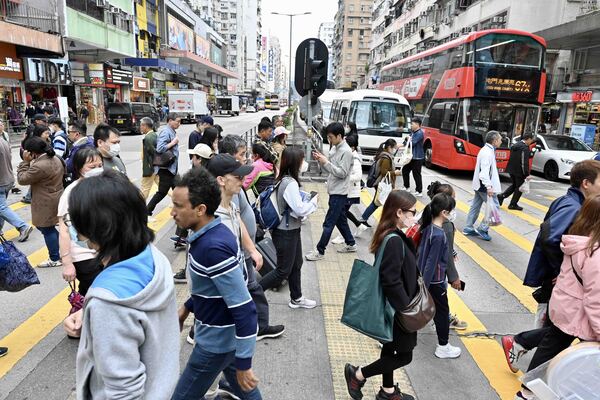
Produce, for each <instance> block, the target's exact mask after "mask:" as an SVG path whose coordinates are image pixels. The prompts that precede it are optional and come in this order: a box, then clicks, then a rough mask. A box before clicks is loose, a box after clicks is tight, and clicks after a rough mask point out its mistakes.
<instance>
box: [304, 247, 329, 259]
mask: <svg viewBox="0 0 600 400" xmlns="http://www.w3.org/2000/svg"><path fill="white" fill-rule="evenodd" d="M304 258H306V259H307V260H308V261H319V260H322V259H324V258H325V254H321V253H319V250H317V249H314V250H313V251H311V252H310V253H308V254H306V255H305V256H304Z"/></svg>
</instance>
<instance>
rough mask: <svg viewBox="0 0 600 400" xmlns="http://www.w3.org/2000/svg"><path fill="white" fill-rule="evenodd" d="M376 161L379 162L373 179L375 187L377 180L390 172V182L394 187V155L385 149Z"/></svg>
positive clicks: (377, 183) (380, 179)
mask: <svg viewBox="0 0 600 400" xmlns="http://www.w3.org/2000/svg"><path fill="white" fill-rule="evenodd" d="M377 162H378V163H379V175H378V176H377V180H376V181H375V185H374V186H375V187H377V185H379V182H381V181H382V180H383V178H385V176H386V175H387V174H390V181H391V182H392V189H394V188H395V187H396V175H394V156H393V155H392V154H391V153H388V152H387V151H384V152H382V153H381V154H380V155H379V157H378V159H377Z"/></svg>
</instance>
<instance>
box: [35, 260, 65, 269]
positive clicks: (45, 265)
mask: <svg viewBox="0 0 600 400" xmlns="http://www.w3.org/2000/svg"><path fill="white" fill-rule="evenodd" d="M37 267H38V268H54V267H62V262H61V261H60V260H58V261H52V260H46V261H44V262H41V263H39V264H38V266H37Z"/></svg>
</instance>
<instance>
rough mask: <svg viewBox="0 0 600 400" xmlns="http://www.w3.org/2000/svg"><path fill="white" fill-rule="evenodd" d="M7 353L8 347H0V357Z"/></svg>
mask: <svg viewBox="0 0 600 400" xmlns="http://www.w3.org/2000/svg"><path fill="white" fill-rule="evenodd" d="M7 354H8V347H0V357H4V356H5V355H7Z"/></svg>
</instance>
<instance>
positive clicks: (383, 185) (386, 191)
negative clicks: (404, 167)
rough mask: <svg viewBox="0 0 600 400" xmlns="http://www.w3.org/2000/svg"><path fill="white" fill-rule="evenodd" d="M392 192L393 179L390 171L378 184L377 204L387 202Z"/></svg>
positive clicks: (380, 204)
mask: <svg viewBox="0 0 600 400" xmlns="http://www.w3.org/2000/svg"><path fill="white" fill-rule="evenodd" d="M391 192H392V180H391V178H390V173H389V172H388V174H387V175H386V176H385V178H383V179H382V180H381V182H379V185H377V192H376V193H375V205H377V206H382V205H384V204H385V201H386V200H387V198H388V196H389V195H390V193H391Z"/></svg>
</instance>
